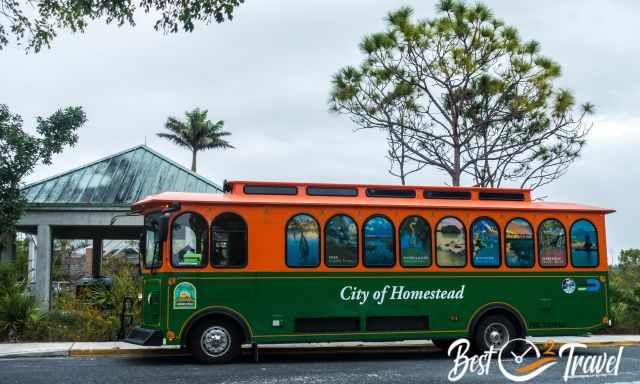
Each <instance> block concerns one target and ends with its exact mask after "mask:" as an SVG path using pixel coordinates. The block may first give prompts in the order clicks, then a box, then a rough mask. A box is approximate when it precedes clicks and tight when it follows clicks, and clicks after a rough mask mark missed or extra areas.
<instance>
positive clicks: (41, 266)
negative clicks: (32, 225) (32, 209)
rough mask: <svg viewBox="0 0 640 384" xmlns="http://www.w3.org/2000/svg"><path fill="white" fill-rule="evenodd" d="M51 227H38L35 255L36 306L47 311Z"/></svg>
mask: <svg viewBox="0 0 640 384" xmlns="http://www.w3.org/2000/svg"><path fill="white" fill-rule="evenodd" d="M52 245H53V242H52V241H51V227H50V226H48V225H46V224H40V225H38V249H37V255H36V283H35V290H34V291H35V292H34V293H35V297H36V303H38V306H39V307H40V308H41V309H42V310H45V311H48V310H49V304H50V299H51V247H52Z"/></svg>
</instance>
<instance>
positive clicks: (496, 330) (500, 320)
mask: <svg viewBox="0 0 640 384" xmlns="http://www.w3.org/2000/svg"><path fill="white" fill-rule="evenodd" d="M517 337H518V336H517V335H516V327H515V325H514V324H513V322H512V321H511V320H509V319H508V318H507V317H505V316H502V315H497V314H496V315H488V316H485V317H483V318H482V319H480V321H479V322H478V325H477V326H476V328H475V331H474V334H473V342H474V346H475V349H476V350H477V351H478V352H480V353H482V352H485V351H488V350H489V349H490V348H491V347H493V350H494V351H496V352H497V351H499V350H500V349H503V348H506V350H505V351H504V352H503V353H506V354H508V353H509V352H511V350H512V349H513V347H514V343H509V341H511V340H512V339H514V338H517Z"/></svg>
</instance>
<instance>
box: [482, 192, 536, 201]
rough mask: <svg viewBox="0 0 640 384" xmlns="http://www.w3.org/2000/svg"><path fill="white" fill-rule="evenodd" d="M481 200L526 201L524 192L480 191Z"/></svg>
mask: <svg viewBox="0 0 640 384" xmlns="http://www.w3.org/2000/svg"><path fill="white" fill-rule="evenodd" d="M478 197H479V198H480V200H504V201H524V200H525V199H524V193H522V192H480V193H479V194H478Z"/></svg>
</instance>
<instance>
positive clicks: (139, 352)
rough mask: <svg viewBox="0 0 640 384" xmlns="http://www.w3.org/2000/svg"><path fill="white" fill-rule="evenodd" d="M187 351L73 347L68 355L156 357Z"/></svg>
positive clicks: (177, 354)
mask: <svg viewBox="0 0 640 384" xmlns="http://www.w3.org/2000/svg"><path fill="white" fill-rule="evenodd" d="M186 355H189V353H188V352H187V351H185V350H182V349H142V348H140V349H122V348H114V349H75V350H70V351H69V354H68V356H69V357H109V356H132V357H136V356H137V357H156V356H186Z"/></svg>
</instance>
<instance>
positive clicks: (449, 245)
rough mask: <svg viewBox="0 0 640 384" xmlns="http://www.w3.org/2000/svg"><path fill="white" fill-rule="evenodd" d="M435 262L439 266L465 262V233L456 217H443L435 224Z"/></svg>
mask: <svg viewBox="0 0 640 384" xmlns="http://www.w3.org/2000/svg"><path fill="white" fill-rule="evenodd" d="M436 262H437V264H438V266H439V267H464V266H465V265H466V264H467V235H466V230H465V228H464V224H463V223H462V221H460V220H459V219H458V218H455V217H452V216H449V217H444V218H442V219H441V220H440V221H439V222H438V225H436Z"/></svg>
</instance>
